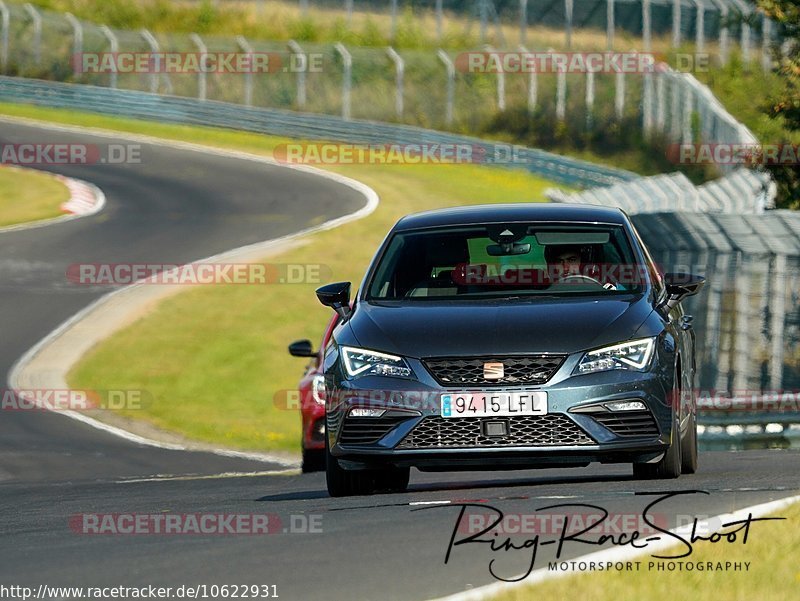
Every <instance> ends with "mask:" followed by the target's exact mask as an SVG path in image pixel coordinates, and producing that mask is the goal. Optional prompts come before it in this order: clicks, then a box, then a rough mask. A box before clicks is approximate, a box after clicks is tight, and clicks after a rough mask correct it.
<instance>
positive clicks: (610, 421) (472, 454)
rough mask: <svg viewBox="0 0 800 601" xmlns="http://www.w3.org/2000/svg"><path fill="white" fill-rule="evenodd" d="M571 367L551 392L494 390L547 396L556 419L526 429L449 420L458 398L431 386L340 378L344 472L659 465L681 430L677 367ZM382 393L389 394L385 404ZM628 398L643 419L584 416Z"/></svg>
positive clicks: (336, 442) (338, 449)
mask: <svg viewBox="0 0 800 601" xmlns="http://www.w3.org/2000/svg"><path fill="white" fill-rule="evenodd" d="M567 363H568V364H569V363H570V362H569V361H568V362H567ZM568 364H567V365H565V366H564V367H563V368H562V369H561V370H559V374H560V375H559V374H557V375H556V377H554V378H553V379H552V380H551V381H550V382H549V383H548V384H547V385H545V386H525V387H501V388H491V391H492V392H514V391H521V390H525V391H531V390H541V391H546V392H547V395H548V400H547V404H548V409H547V415H545V416H541V418H533V417H529V418H525V419H527V421H525V422H523V421H521V420H523V418H521V417H511V418H493V417H492V418H480V417H470V418H443V417H440V397H441V395H442V394H443V393H452V392H454V390H453V389H445V388H442V387H441V386H439V385H438V384H436V383H435V382H433V381H432V380H426V381H422V379H421V381H410V380H409V381H404V380H398V379H393V378H381V377H365V378H361V379H357V380H340V381H339V382H337V384H338V387H337V389H336V390H334V391H333V394H332V395H330V393H329V399H331V398H333V399H336V400H335V402H330V401H329V403H328V407H327V435H328V441H329V445H330V449H331V454H332V455H333V456H335V457H337V458H338V459H339V463H340V465H341V466H342V467H344V468H345V469H362V468H369V467H377V466H380V465H387V464H388V465H396V466H413V467H417V468H419V469H422V470H458V469H470V470H472V469H528V468H539V467H559V466H584V465H588V464H589V463H591V462H602V463H619V462H637V463H638V462H647V461H653V460H657V459H658V458H659V457H660V456H661V455H662V454H663V453H664V451H666V449H667V448H668V447H669V445H670V442H671V440H672V436H673V432H672V424H673V423H674V422H673V403H672V399H671V398H670V394H669V391H671V390H672V388H673V381H672V380H673V377H674V376H673V373H674V372H673V371H672V370H671V369H661V368H659V367H658V364H657V363H655V365H654V367H652V368H651V369H650V371H647V372H634V371H625V370H614V371H607V372H600V373H596V374H586V375H578V376H573V375H571V374H572V368H571V366H570V365H568ZM417 373H418V372H417ZM389 387H391V389H389ZM469 390H470V391H471V392H478V391H480V390H487V391H488V390H489V389H486V388H484V389H480V388H479V389H477V390H475V389H473V388H470V389H469ZM376 391H385V392H384V393H382V394H381V395H379V398H376V395H375V393H376ZM623 400H624V401H640V402H642V403H643V404H644V405H645V407H646V410H645V411H639V412H637V413H638V415H633V414H632V413H631V412H625V411H618V412H613V413H609V412H604V413H603V414H602V415H601V414H600V413H591V412H589V413H587V412H582V411H585V410H586V409H587V408H589V407H595V406H602V403H603V402H608V401H623ZM355 407H359V408H364V407H368V408H378V409H385V410H386V413H384V414H383V415H382V416H381V417H375V418H371V417H358V418H354V417H352V416H351V415H350V411H351V409H353V408H355ZM604 411H605V410H604ZM370 420H372V421H370ZM456 420H462V422H463V423H460V424H456V423H455V421H456ZM487 420H489V421H494V422H497V421H505V422H507V425H506V432H507V436H505V437H498V438H494V439H493V438H492V437H491V436H485V435H484V434H485V433H486V428H485V427H484V425H483V422H485V421H487ZM626 420H627V421H626ZM632 424H635V425H636V427H632ZM420 432H422V433H423V434H424V436H422V435H419V433H420ZM454 432H455V433H454ZM559 437H560V438H559Z"/></svg>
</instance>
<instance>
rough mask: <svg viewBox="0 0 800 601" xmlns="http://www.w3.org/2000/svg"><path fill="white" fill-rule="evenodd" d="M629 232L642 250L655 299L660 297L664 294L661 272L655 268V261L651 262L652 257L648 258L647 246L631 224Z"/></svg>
mask: <svg viewBox="0 0 800 601" xmlns="http://www.w3.org/2000/svg"><path fill="white" fill-rule="evenodd" d="M631 231H633V235H634V236H635V237H636V242H638V244H639V248H641V249H642V253H644V259H645V262H646V263H647V272H648V274H649V275H650V281H651V282H652V283H653V288H654V289H655V293H656V297H660V296H661V295H662V294H664V293H665V292H666V289H665V288H664V276H663V274H662V273H661V271H660V270H659V269H658V268H657V267H656V264H655V261H653V257H651V256H650V251H649V250H647V246H645V243H644V241H643V240H642V237H641V236H640V235H639V232H637V231H636V228H635V227H634V225H633V224H632V223H631Z"/></svg>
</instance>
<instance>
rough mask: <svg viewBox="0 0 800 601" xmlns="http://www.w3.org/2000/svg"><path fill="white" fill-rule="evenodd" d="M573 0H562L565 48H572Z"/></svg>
mask: <svg viewBox="0 0 800 601" xmlns="http://www.w3.org/2000/svg"><path fill="white" fill-rule="evenodd" d="M574 2H575V0H564V38H565V41H566V44H567V50H569V49H571V48H572V14H573V12H574Z"/></svg>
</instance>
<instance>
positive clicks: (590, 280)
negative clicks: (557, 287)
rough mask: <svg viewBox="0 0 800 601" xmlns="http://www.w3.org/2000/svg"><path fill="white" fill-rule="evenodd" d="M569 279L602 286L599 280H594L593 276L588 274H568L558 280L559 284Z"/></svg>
mask: <svg viewBox="0 0 800 601" xmlns="http://www.w3.org/2000/svg"><path fill="white" fill-rule="evenodd" d="M570 281H571V282H576V283H578V282H583V283H586V284H589V283H591V284H597V285H598V286H600V287H601V288H602V287H603V284H601V283H600V280H596V279H594V278H593V277H591V276H588V275H579V274H573V275H568V276H567V277H565V278H562V279H561V280H560V281H559V284H562V283H564V282H570Z"/></svg>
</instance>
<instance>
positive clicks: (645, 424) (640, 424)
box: [591, 411, 658, 436]
mask: <svg viewBox="0 0 800 601" xmlns="http://www.w3.org/2000/svg"><path fill="white" fill-rule="evenodd" d="M591 415H592V417H593V418H594V419H595V420H596V421H598V422H599V423H600V424H601V425H603V426H605V427H606V428H608V429H609V430H611V431H612V432H613V433H614V434H616V435H617V436H658V426H657V425H656V420H655V419H653V416H652V414H651V413H650V412H649V411H619V412H617V413H593V414H591Z"/></svg>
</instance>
